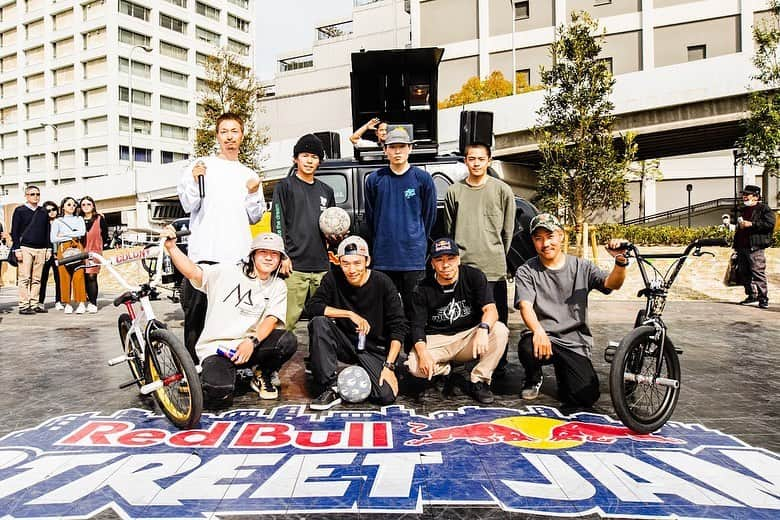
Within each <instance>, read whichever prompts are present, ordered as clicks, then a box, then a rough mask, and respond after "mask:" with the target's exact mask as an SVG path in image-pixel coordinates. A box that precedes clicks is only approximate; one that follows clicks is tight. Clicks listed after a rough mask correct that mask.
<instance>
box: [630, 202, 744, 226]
mask: <svg viewBox="0 0 780 520" xmlns="http://www.w3.org/2000/svg"><path fill="white" fill-rule="evenodd" d="M739 202H741V199H734V198H733V197H722V198H719V199H712V200H708V201H704V202H697V203H696V204H691V206H690V212H691V213H695V212H698V211H701V210H705V209H714V208H720V207H724V206H725V207H729V208H733V207H735V206H736V205H737V204H738V203H739ZM688 210H689V208H688V206H683V207H681V208H675V209H669V210H666V211H662V212H660V213H654V214H652V215H647V216H644V217H638V218H632V219H629V220H626V221H625V224H626V225H631V224H646V223H647V222H649V221H653V220H664V219H671V218H675V217H677V216H684V215H687V214H688Z"/></svg>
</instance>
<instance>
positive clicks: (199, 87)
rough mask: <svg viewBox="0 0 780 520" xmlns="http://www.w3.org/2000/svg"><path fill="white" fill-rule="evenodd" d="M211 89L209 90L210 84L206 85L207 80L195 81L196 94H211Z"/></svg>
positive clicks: (199, 79)
mask: <svg viewBox="0 0 780 520" xmlns="http://www.w3.org/2000/svg"><path fill="white" fill-rule="evenodd" d="M210 90H211V89H210V88H209V85H208V83H206V80H205V79H203V78H198V79H197V80H196V81H195V91H196V92H201V93H203V92H209V91H210Z"/></svg>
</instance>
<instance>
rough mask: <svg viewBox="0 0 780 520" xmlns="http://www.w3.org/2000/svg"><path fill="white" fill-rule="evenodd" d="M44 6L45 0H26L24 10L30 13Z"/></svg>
mask: <svg viewBox="0 0 780 520" xmlns="http://www.w3.org/2000/svg"><path fill="white" fill-rule="evenodd" d="M42 7H43V0H24V12H25V13H29V12H31V11H35V10H36V9H41V8H42Z"/></svg>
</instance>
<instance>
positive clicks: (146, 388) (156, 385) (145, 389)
mask: <svg viewBox="0 0 780 520" xmlns="http://www.w3.org/2000/svg"><path fill="white" fill-rule="evenodd" d="M163 386H165V383H163V382H162V381H160V380H159V379H158V380H157V381H152V382H151V383H149V384H146V385H143V386H142V387H141V393H142V394H144V395H149V394H151V393H152V392H156V391H157V390H159V389H160V388H162V387H163Z"/></svg>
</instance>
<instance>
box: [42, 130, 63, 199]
mask: <svg viewBox="0 0 780 520" xmlns="http://www.w3.org/2000/svg"><path fill="white" fill-rule="evenodd" d="M47 126H49V127H51V129H52V130H54V167H55V168H57V185H58V186H59V185H60V184H61V183H62V172H61V170H60V150H59V148H60V144H59V143H60V140H59V132H58V131H57V125H55V124H54V123H41V128H43V129H45V128H46V127H47Z"/></svg>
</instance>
